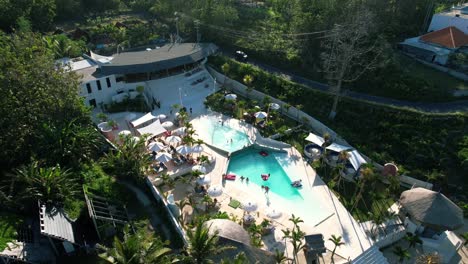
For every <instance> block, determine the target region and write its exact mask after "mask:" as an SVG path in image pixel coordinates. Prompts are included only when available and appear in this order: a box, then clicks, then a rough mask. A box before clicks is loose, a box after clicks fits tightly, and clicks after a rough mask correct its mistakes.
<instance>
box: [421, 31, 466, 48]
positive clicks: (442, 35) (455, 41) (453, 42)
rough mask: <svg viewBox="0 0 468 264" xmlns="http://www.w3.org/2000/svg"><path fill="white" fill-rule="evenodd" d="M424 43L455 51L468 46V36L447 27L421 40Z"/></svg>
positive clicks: (424, 36)
mask: <svg viewBox="0 0 468 264" xmlns="http://www.w3.org/2000/svg"><path fill="white" fill-rule="evenodd" d="M420 40H421V41H423V42H429V43H434V44H438V45H441V46H444V47H447V48H451V49H455V48H459V47H461V46H464V45H468V35H467V34H465V33H463V31H461V30H459V29H458V28H456V27H453V26H452V27H446V28H443V29H441V30H437V31H434V32H431V33H427V34H426V35H423V36H421V38H420Z"/></svg>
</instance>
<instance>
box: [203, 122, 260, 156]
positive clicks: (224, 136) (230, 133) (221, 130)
mask: <svg viewBox="0 0 468 264" xmlns="http://www.w3.org/2000/svg"><path fill="white" fill-rule="evenodd" d="M200 125H201V126H202V128H203V129H201V131H197V133H199V134H200V136H201V137H202V139H203V140H204V141H205V142H206V143H207V144H210V145H213V146H215V147H217V148H220V149H222V150H225V151H227V152H234V151H236V150H240V149H242V148H244V147H246V146H249V145H250V144H251V142H250V139H249V137H248V136H247V135H246V134H245V133H242V132H241V131H238V130H235V129H233V128H231V127H229V126H228V125H227V124H224V123H221V122H219V119H217V118H216V117H207V118H203V119H201V120H200Z"/></svg>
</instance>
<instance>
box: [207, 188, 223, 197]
mask: <svg viewBox="0 0 468 264" xmlns="http://www.w3.org/2000/svg"><path fill="white" fill-rule="evenodd" d="M207 192H208V194H209V195H210V196H213V197H217V196H220V195H221V194H223V188H222V187H221V186H219V185H214V186H211V187H210V188H208V191H207Z"/></svg>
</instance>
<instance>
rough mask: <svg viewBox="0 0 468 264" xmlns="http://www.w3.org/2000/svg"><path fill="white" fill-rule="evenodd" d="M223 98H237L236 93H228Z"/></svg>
mask: <svg viewBox="0 0 468 264" xmlns="http://www.w3.org/2000/svg"><path fill="white" fill-rule="evenodd" d="M224 98H226V100H236V99H237V95H235V94H228V95H226V96H224Z"/></svg>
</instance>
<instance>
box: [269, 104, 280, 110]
mask: <svg viewBox="0 0 468 264" xmlns="http://www.w3.org/2000/svg"><path fill="white" fill-rule="evenodd" d="M270 108H271V109H273V110H278V109H280V108H281V106H280V105H279V104H277V103H271V104H270Z"/></svg>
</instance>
